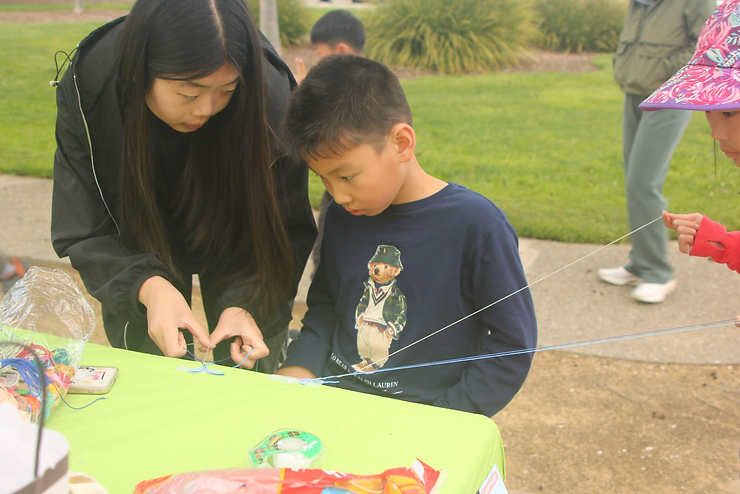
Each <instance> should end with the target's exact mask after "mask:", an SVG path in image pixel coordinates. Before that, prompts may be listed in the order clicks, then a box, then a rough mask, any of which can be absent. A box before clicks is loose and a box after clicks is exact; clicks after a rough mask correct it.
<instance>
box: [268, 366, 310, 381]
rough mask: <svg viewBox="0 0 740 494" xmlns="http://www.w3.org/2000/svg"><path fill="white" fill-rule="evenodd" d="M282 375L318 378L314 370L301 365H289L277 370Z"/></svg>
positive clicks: (297, 377)
mask: <svg viewBox="0 0 740 494" xmlns="http://www.w3.org/2000/svg"><path fill="white" fill-rule="evenodd" d="M275 374H278V375H280V376H288V377H295V378H296V379H316V376H315V375H314V373H313V372H311V371H310V370H308V369H307V368H306V367H302V366H300V365H289V366H287V367H282V368H280V369H278V370H277V372H275Z"/></svg>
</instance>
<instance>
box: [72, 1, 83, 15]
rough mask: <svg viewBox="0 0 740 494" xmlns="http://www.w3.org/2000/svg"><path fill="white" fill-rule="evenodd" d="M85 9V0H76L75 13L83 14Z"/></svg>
mask: <svg viewBox="0 0 740 494" xmlns="http://www.w3.org/2000/svg"><path fill="white" fill-rule="evenodd" d="M83 10H85V0H75V8H74V13H75V14H81V13H82V11H83Z"/></svg>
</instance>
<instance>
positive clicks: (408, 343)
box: [278, 55, 537, 416]
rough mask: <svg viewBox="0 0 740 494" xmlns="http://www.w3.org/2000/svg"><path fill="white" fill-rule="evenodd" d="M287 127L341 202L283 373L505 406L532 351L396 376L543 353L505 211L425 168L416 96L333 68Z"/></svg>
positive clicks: (306, 88)
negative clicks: (419, 154)
mask: <svg viewBox="0 0 740 494" xmlns="http://www.w3.org/2000/svg"><path fill="white" fill-rule="evenodd" d="M284 130H285V136H284V143H285V145H286V147H287V150H288V152H289V153H291V154H292V155H294V156H295V157H301V158H304V159H305V160H306V162H307V163H308V166H309V167H310V168H311V170H313V171H314V172H315V173H316V174H318V175H319V176H320V177H321V180H322V181H323V183H324V185H325V186H326V189H327V190H328V191H329V193H330V194H331V195H332V197H333V201H332V202H331V204H330V205H329V208H328V211H327V214H326V224H325V231H324V241H323V244H322V248H321V262H320V264H319V267H318V271H317V273H316V276H315V278H314V281H313V283H312V285H311V288H310V290H309V293H308V300H307V302H308V312H307V313H306V317H305V318H304V320H303V329H302V330H301V334H300V337H299V338H298V339H296V340H294V341H293V342H292V343H291V344H290V346H289V347H288V356H287V359H286V361H285V363H284V364H283V366H282V367H281V368H280V370H278V374H282V375H286V376H292V377H298V378H309V379H311V378H314V377H327V376H337V375H342V374H348V373H355V375H352V376H346V377H340V378H338V379H336V380H337V381H338V384H337V386H339V387H342V388H346V389H351V390H356V391H362V392H366V393H373V394H379V395H385V396H392V397H394V398H399V399H402V400H407V401H412V402H417V403H425V404H430V405H435V406H440V407H446V408H454V409H457V410H464V411H468V412H473V413H480V414H484V415H487V416H493V415H494V414H496V413H497V412H498V411H500V410H501V409H503V408H504V407H505V406H506V404H508V403H509V402H510V401H511V399H512V398H513V397H514V395H515V394H516V393H517V392H518V391H519V389H520V388H521V386H522V384H523V383H524V380H525V379H526V377H527V373H528V372H529V368H530V366H531V363H532V354H531V353H525V354H520V355H512V356H507V357H499V358H488V359H482V360H476V361H469V362H457V363H451V364H445V365H432V366H426V367H415V368H411V369H400V370H393V369H394V368H397V367H402V366H408V365H413V364H423V363H428V362H436V361H441V360H449V359H456V358H463V357H470V356H475V355H484V354H492V353H498V352H506V351H513V350H521V349H525V348H532V347H535V346H536V344H537V324H536V320H535V314H534V306H533V304H532V298H531V294H530V292H529V290H528V289H525V290H522V291H519V292H518V293H516V294H514V295H512V296H510V295H511V294H512V293H514V292H517V291H518V290H521V289H522V288H523V287H525V286H527V281H526V279H525V276H524V271H523V269H522V265H521V260H520V257H519V252H518V238H517V235H516V232H515V231H514V229H513V227H512V226H511V225H510V224H509V222H508V221H507V219H506V216H505V215H504V213H503V212H502V211H501V210H500V209H498V208H497V207H496V206H495V205H494V204H493V203H492V202H491V201H490V200H488V199H487V198H485V197H483V196H481V195H480V194H477V193H475V192H472V191H470V190H468V189H466V188H465V187H462V186H460V185H457V184H453V183H447V182H444V181H442V180H439V179H437V178H435V177H433V176H431V175H429V174H428V173H426V172H425V171H424V170H423V169H422V168H421V166H420V165H419V162H418V161H417V159H416V156H415V154H414V153H415V149H416V135H415V133H414V130H413V128H412V119H411V110H410V108H409V105H408V103H407V101H406V97H405V95H404V93H403V89H402V88H401V85H400V83H399V81H398V79H397V78H396V76H395V75H394V74H393V72H391V71H390V70H389V69H388V68H387V67H386V66H384V65H382V64H379V63H377V62H374V61H372V60H368V59H365V58H362V57H357V56H352V55H335V56H330V57H327V58H325V59H324V60H322V61H320V62H319V63H318V64H317V65H316V66H315V67H314V68H312V69H311V71H309V73H308V75H307V76H306V78H305V79H304V80H303V82H302V83H301V85H300V86H299V87H298V88H297V89H296V90H295V91H294V92H293V94H292V95H291V97H290V100H289V103H288V108H287V111H286V118H285V129H284ZM499 300H500V302H498V303H495V302H497V301H499ZM491 304H493V305H492V306H491V307H488V308H485V309H483V308H484V307H486V306H489V305H491ZM477 311H479V312H477ZM447 326H449V327H447ZM442 328H446V329H442ZM440 330H441V331H440Z"/></svg>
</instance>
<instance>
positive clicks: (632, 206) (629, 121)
mask: <svg viewBox="0 0 740 494" xmlns="http://www.w3.org/2000/svg"><path fill="white" fill-rule="evenodd" d="M644 99H645V97H644V96H637V95H634V94H626V95H625V99H624V120H623V133H622V144H623V146H624V187H625V192H626V195H627V214H628V216H629V227H630V231H632V230H635V229H637V228H639V227H641V226H643V225H644V224H646V223H649V222H650V221H652V220H654V219H655V218H657V217H659V216H660V215H661V213H662V211H663V210H664V209H666V208H667V206H668V203H667V201H666V200H665V198H664V197H663V184H664V183H665V178H666V175H667V174H668V168H669V167H670V164H671V158H672V157H673V152H674V151H675V149H676V146H677V145H678V142H679V141H680V140H681V136H682V135H683V132H684V130H686V126H687V125H688V124H689V120H691V112H690V111H686V110H660V111H643V110H641V109H640V108H639V105H640V103H642V102H643V100H644ZM625 269H627V271H629V272H630V273H632V274H635V275H637V276H639V277H640V278H642V280H643V281H644V282H645V283H668V282H669V281H671V280H672V279H673V266H671V265H670V264H669V263H668V229H667V228H666V227H665V226H664V225H663V222H662V221H657V222H655V223H653V224H652V225H650V226H649V227H646V228H643V229H642V230H640V231H639V232H636V233H634V234H632V250H631V251H630V255H629V264H627V265H625Z"/></svg>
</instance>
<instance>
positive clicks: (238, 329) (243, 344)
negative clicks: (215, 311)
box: [211, 307, 270, 369]
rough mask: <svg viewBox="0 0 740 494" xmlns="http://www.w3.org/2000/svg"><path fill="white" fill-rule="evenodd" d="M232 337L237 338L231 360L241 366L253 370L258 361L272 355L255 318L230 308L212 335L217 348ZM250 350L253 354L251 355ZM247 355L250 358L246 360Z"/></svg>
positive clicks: (233, 344)
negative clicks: (221, 342) (220, 343)
mask: <svg viewBox="0 0 740 494" xmlns="http://www.w3.org/2000/svg"><path fill="white" fill-rule="evenodd" d="M232 336H236V339H235V340H234V342H233V343H232V344H231V348H230V350H231V358H232V359H233V360H234V363H236V364H241V366H242V367H244V368H246V369H251V368H253V367H254V364H255V362H256V361H257V360H259V359H261V358H264V357H267V356H268V355H269V354H270V350H268V348H267V345H265V341H264V339H263V338H262V331H260V328H258V327H257V323H256V322H255V320H254V318H253V317H252V315H251V314H250V313H249V312H247V311H246V310H244V309H241V308H239V307H229V308H228V309H226V310H224V311H223V312H222V313H221V317H219V319H218V325H216V329H214V330H213V333H211V342H212V343H213V345H214V346H215V345H217V344H218V343H219V342H220V341H223V340H225V339H226V338H231V337H232ZM250 350H251V351H252V353H249V351H250ZM247 354H249V358H248V359H246V360H244V359H245V358H246V357H247ZM242 362H244V363H243V364H242Z"/></svg>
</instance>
